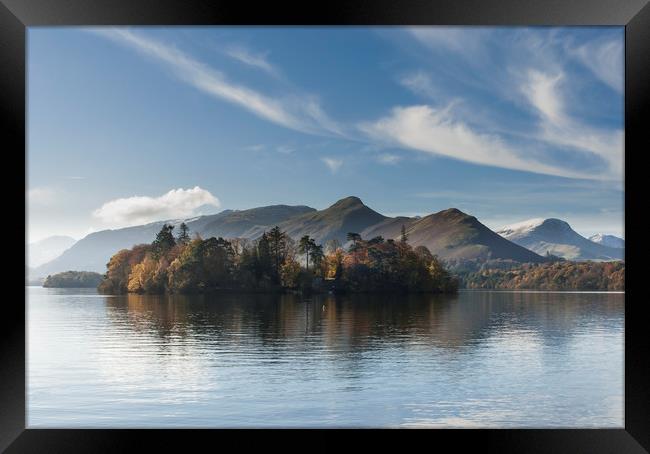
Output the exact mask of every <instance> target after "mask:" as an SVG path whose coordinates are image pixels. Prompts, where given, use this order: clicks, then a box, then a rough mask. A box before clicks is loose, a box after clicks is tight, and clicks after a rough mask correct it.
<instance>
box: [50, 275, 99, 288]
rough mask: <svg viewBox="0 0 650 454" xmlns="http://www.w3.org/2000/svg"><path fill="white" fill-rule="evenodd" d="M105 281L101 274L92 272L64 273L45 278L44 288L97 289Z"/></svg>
mask: <svg viewBox="0 0 650 454" xmlns="http://www.w3.org/2000/svg"><path fill="white" fill-rule="evenodd" d="M102 280H103V276H102V275H101V274H99V273H93V272H91V271H64V272H63V273H58V274H52V275H49V276H47V278H45V281H44V282H43V287H48V288H95V287H97V286H98V285H99V284H100V283H101V282H102Z"/></svg>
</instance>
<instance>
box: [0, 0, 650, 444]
mask: <svg viewBox="0 0 650 454" xmlns="http://www.w3.org/2000/svg"><path fill="white" fill-rule="evenodd" d="M271 24H275V25H299V24H300V25H426V24H430V25H556V26H570V25H619V26H625V69H626V73H625V225H626V242H627V244H628V247H627V248H626V262H628V263H627V272H626V298H625V428H624V429H606V430H600V429H556V430H545V429H544V430H542V429H512V430H510V429H508V430H506V429H496V430H469V429H467V430H465V429H463V430H444V429H435V430H423V431H406V432H408V434H409V435H408V436H409V437H411V436H415V437H422V438H421V440H420V441H423V442H425V441H426V442H427V443H435V445H433V444H432V445H430V446H438V443H440V442H450V443H453V444H452V446H454V449H461V450H462V449H463V447H465V446H467V445H468V443H472V444H475V443H478V446H480V447H481V449H493V450H498V451H499V452H585V453H586V452H589V453H600V452H612V453H613V452H616V453H619V452H630V453H636V452H639V453H641V452H648V451H650V435H649V431H648V429H649V428H650V412H649V407H650V405H649V404H650V393H649V391H648V390H649V388H650V373H649V372H650V360H649V359H650V358H649V357H648V351H649V350H648V343H649V336H647V330H646V329H645V325H646V324H647V320H648V319H647V318H646V317H644V314H647V312H646V306H647V305H648V303H647V301H646V299H647V298H644V296H643V294H642V287H641V279H642V277H641V273H642V272H643V269H642V268H641V266H640V265H641V263H642V262H641V257H640V256H641V253H642V243H641V241H643V238H642V233H639V232H640V231H641V230H642V228H643V227H642V226H643V219H642V215H643V214H642V213H643V211H644V209H643V207H644V205H643V203H642V202H643V200H644V197H643V192H644V191H643V189H644V183H645V182H644V181H643V180H644V178H643V176H642V173H641V172H643V170H644V166H643V161H644V157H645V156H644V155H645V154H647V153H648V152H649V151H650V147H649V145H650V140H649V139H648V132H647V131H645V130H644V123H643V120H644V119H645V118H650V115H648V113H649V112H648V110H649V109H648V105H649V104H650V103H649V94H650V87H649V83H648V81H649V80H650V77H649V76H648V74H650V5H649V4H648V0H572V1H562V0H548V1H535V0H455V1H447V2H441V1H440V2H434V1H430V0H410V1H409V0H403V1H401V2H399V3H398V2H395V1H390V0H363V1H361V0H357V1H349V2H343V1H338V0H337V1H333V0H330V1H327V2H319V3H318V4H312V3H309V2H304V3H303V4H302V5H295V4H289V3H287V4H286V5H284V6H283V5H280V4H278V3H276V2H259V3H247V2H241V1H240V2H234V1H232V0H230V1H206V0H191V1H187V0H186V1H182V0H157V1H156V0H130V1H129V0H119V1H118V0H92V1H91V0H85V1H84V0H49V1H48V0H0V112H1V115H2V125H4V126H5V127H6V129H5V128H3V130H4V134H3V136H4V142H5V143H7V144H8V145H6V146H5V147H3V148H4V155H5V159H7V156H10V155H11V156H13V155H15V156H20V155H21V153H24V156H25V157H26V153H27V150H26V139H25V137H26V136H25V127H26V125H25V118H26V117H25V109H26V108H25V95H26V87H25V61H26V60H25V50H26V27H31V26H45V25H47V26H64V25H89V26H90V25H271ZM17 162H18V163H19V165H20V163H21V162H22V163H23V165H26V164H25V163H26V160H23V161H21V160H20V159H19V160H18V161H17ZM6 168H7V170H6V171H5V172H4V175H3V179H4V181H5V188H12V190H13V191H16V192H18V191H19V190H20V189H19V188H20V187H21V185H23V186H25V187H26V186H27V182H26V176H25V175H26V173H25V170H26V169H23V172H22V173H21V172H19V171H18V170H17V169H16V170H13V169H12V166H10V165H7V166H6ZM635 173H636V174H638V176H636V175H635ZM20 197H24V195H20V194H17V195H16V198H15V199H14V200H17V201H19V200H20ZM22 200H23V201H25V199H24V198H23V199H22ZM17 205H18V207H20V202H18V203H17ZM645 206H647V204H646V205H645ZM19 209H20V208H18V209H16V210H14V211H13V216H12V217H13V218H15V213H16V212H18V211H19ZM23 209H24V210H25V211H24V213H25V216H26V213H27V210H26V207H25V205H24V204H23ZM25 222H27V219H26V217H25ZM7 229H9V230H5V234H12V235H15V237H16V238H18V237H20V235H21V232H19V229H20V226H18V225H16V226H7ZM11 229H13V230H11ZM25 231H26V230H25ZM25 231H23V232H22V234H25V235H26V233H25ZM646 236H647V233H646ZM19 254H20V252H18V253H17V255H18V256H19ZM23 256H24V250H23ZM18 262H19V260H18V261H16V260H13V265H12V271H11V273H8V274H7V275H6V276H8V277H13V279H11V280H10V282H11V283H12V286H15V287H16V288H17V282H18V280H19V279H20V280H22V279H24V275H21V276H18V273H19V266H16V263H18ZM14 273H15V277H14V276H13V274H14ZM21 273H22V271H21ZM21 294H22V295H23V298H26V295H25V292H24V291H23V292H22V293H21V292H20V291H18V296H17V297H16V298H6V299H5V300H4V304H3V310H2V317H1V319H2V322H3V323H2V324H1V325H0V333H1V334H0V336H1V337H2V341H1V343H0V352H1V353H0V450H5V449H6V451H7V452H76V451H83V452H102V451H111V452H115V451H125V450H126V451H128V450H131V449H138V450H141V449H144V447H146V448H147V449H164V448H168V447H170V446H171V444H170V443H171V442H172V441H174V442H181V443H184V444H185V443H190V442H191V443H196V442H197V441H199V442H208V443H209V444H208V446H212V447H213V448H214V449H217V446H224V445H223V444H222V443H224V442H225V440H227V441H233V442H237V443H238V446H239V447H242V448H245V447H247V446H248V445H250V444H252V443H254V442H255V441H263V440H264V441H266V440H265V439H266V438H267V437H270V436H274V435H276V434H278V432H280V433H283V432H282V431H263V432H258V433H257V434H256V435H255V437H246V436H245V434H242V433H241V432H239V431H224V430H217V429H215V430H43V429H40V430H37V429H26V428H25V424H26V421H25V378H26V376H25V371H26V370H25V339H26V332H25V306H22V305H20V304H19V303H18V301H19V299H18V298H20V297H21V296H20V295H21ZM370 432H371V434H368V431H359V432H356V431H355V433H354V434H353V435H355V434H357V433H359V434H361V435H363V434H366V435H369V436H367V437H364V438H365V439H368V440H369V441H374V442H377V443H383V442H384V440H385V437H386V436H387V434H388V433H391V434H393V435H394V434H395V433H396V432H395V431H375V430H373V431H370ZM398 432H399V433H398V436H401V435H402V434H403V433H404V431H398ZM346 433H348V434H350V431H346ZM312 434H313V432H312ZM241 435H244V436H243V437H242V436H241ZM315 435H316V436H317V437H319V440H322V441H321V445H320V446H319V447H321V448H322V447H326V446H328V445H330V446H331V447H336V446H337V445H336V444H334V443H332V441H331V440H332V439H331V438H330V437H329V436H326V437H323V435H328V434H323V433H320V434H318V433H317V434H315ZM290 436H293V434H290ZM429 437H433V438H432V439H430V438H429ZM216 443H219V445H217V444H216ZM186 446H189V445H187V444H186ZM303 446H304V449H310V448H311V446H310V445H303ZM339 446H340V445H339ZM440 446H441V445H440ZM282 447H283V448H284V447H285V446H282Z"/></svg>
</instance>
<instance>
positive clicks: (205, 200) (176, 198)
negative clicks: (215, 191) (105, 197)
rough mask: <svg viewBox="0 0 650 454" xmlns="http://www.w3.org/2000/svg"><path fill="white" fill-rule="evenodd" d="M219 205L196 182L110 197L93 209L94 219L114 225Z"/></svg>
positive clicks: (182, 215)
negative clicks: (158, 193)
mask: <svg viewBox="0 0 650 454" xmlns="http://www.w3.org/2000/svg"><path fill="white" fill-rule="evenodd" d="M206 205H209V206H213V207H219V206H220V202H219V199H217V198H216V197H215V196H213V195H212V194H211V193H210V192H209V191H207V190H205V189H202V188H200V187H199V186H195V187H194V188H191V189H182V188H179V189H172V190H170V191H169V192H167V193H165V194H163V195H161V196H159V197H148V196H133V197H126V198H121V199H115V200H111V201H109V202H106V203H104V204H103V205H102V206H101V207H99V208H98V209H96V210H95V211H93V213H92V215H93V217H95V218H96V219H99V220H100V221H102V222H104V223H105V224H109V225H111V226H115V227H118V226H120V227H123V226H128V225H138V224H144V223H147V222H153V221H160V220H166V219H174V218H186V217H190V216H192V215H193V214H195V210H196V209H197V208H200V207H202V206H206Z"/></svg>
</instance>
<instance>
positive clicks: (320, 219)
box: [31, 197, 622, 276]
mask: <svg viewBox="0 0 650 454" xmlns="http://www.w3.org/2000/svg"><path fill="white" fill-rule="evenodd" d="M181 222H185V223H186V224H187V226H188V227H189V229H190V232H191V234H194V233H198V234H199V235H201V237H203V238H208V237H211V236H216V237H219V236H221V237H224V238H249V239H255V238H258V237H259V236H261V235H262V233H263V232H264V231H267V230H269V229H270V228H272V227H273V226H275V225H278V226H279V227H280V228H281V229H282V230H283V231H285V232H287V234H288V235H289V236H291V237H292V238H293V239H299V238H300V237H302V236H303V235H310V236H311V237H312V238H314V239H315V240H316V242H317V243H320V244H324V243H325V242H327V241H328V240H331V239H336V240H338V241H339V242H340V244H345V243H346V242H347V238H346V237H347V234H348V232H356V233H359V234H361V236H362V237H363V238H365V239H368V238H372V237H375V236H382V237H384V238H385V239H396V240H398V239H399V238H400V237H401V231H402V226H404V229H405V231H406V234H407V236H408V240H409V244H411V245H412V246H414V247H415V246H420V245H423V246H426V247H427V248H429V250H430V251H431V252H432V253H433V254H436V255H438V256H439V257H440V258H442V259H443V260H465V259H468V260H474V259H477V260H485V259H505V260H513V261H517V262H543V261H545V260H546V258H544V257H542V255H540V252H538V251H537V250H534V249H533V250H531V249H530V248H529V247H528V246H525V245H523V244H521V243H517V241H513V240H512V239H511V238H508V236H507V233H503V232H501V234H497V233H495V232H493V231H492V230H490V229H489V228H488V227H486V226H485V225H483V224H482V223H481V222H479V221H478V219H476V218H475V217H473V216H470V215H468V214H466V213H463V212H462V211H460V210H458V209H456V208H450V209H447V210H443V211H439V212H437V213H433V214H430V215H428V216H424V217H403V216H400V217H388V216H384V215H382V214H380V213H378V212H376V211H374V210H373V209H371V208H369V207H368V206H366V205H365V204H364V203H363V202H362V201H361V200H360V199H359V198H358V197H346V198H344V199H341V200H339V201H337V202H336V203H334V204H333V205H331V206H330V207H328V208H326V209H323V210H316V209H314V208H310V207H308V206H289V205H272V206H266V207H259V208H252V209H248V210H225V211H222V212H220V213H218V214H213V215H207V216H200V217H195V218H191V219H185V220H171V221H169V220H168V221H160V222H153V223H149V224H146V225H141V226H134V227H127V228H122V229H115V230H104V231H101V232H94V233H91V234H89V235H87V236H86V237H84V238H83V239H81V240H79V241H78V242H76V243H75V244H74V245H73V246H72V247H70V248H69V249H67V250H66V251H64V252H63V253H62V254H61V255H60V256H59V257H57V258H55V259H54V260H51V261H50V262H48V263H45V264H43V265H41V266H39V267H37V268H35V269H34V270H33V271H32V274H31V276H46V275H48V274H52V273H57V272H61V271H67V270H83V271H96V272H105V270H106V263H107V262H108V260H109V259H110V257H111V256H112V255H113V254H115V253H116V252H117V251H118V250H120V249H124V248H130V247H132V246H133V245H135V244H140V243H150V242H151V241H152V240H153V239H154V237H155V236H156V233H157V232H158V231H159V230H160V228H161V227H162V226H163V225H164V224H165V223H167V224H172V225H179V224H180V223H181ZM560 222H562V221H560ZM567 226H568V224H567ZM569 229H570V228H569ZM574 233H575V232H574ZM575 235H578V234H577V233H575ZM578 237H579V238H580V239H582V240H584V241H585V242H587V243H591V244H593V245H594V246H595V247H596V248H605V249H604V250H609V249H611V248H608V247H607V246H603V245H600V244H596V243H592V242H591V241H589V240H587V239H586V238H583V237H581V236H580V235H578ZM516 239H517V240H519V238H518V237H517V238H516ZM578 241H580V240H579V239H578ZM553 250H556V249H553ZM540 251H541V249H540ZM541 252H542V253H543V254H546V251H545V250H544V251H541ZM595 255H598V257H605V256H607V257H609V255H607V254H604V253H603V254H595ZM620 256H621V257H622V254H620Z"/></svg>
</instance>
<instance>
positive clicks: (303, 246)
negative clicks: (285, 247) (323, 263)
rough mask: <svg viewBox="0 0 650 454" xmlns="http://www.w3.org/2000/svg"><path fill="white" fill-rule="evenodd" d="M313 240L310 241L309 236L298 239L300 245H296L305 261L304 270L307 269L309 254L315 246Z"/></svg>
mask: <svg viewBox="0 0 650 454" xmlns="http://www.w3.org/2000/svg"><path fill="white" fill-rule="evenodd" d="M315 245H316V243H314V240H312V239H311V237H310V236H309V235H305V236H303V237H302V238H300V243H299V244H298V252H300V253H301V254H305V259H306V261H307V266H306V268H307V269H309V255H310V254H311V251H312V247H313V246H315Z"/></svg>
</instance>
